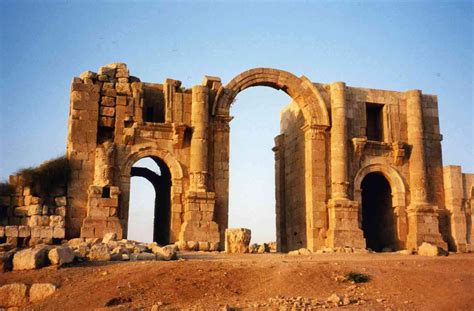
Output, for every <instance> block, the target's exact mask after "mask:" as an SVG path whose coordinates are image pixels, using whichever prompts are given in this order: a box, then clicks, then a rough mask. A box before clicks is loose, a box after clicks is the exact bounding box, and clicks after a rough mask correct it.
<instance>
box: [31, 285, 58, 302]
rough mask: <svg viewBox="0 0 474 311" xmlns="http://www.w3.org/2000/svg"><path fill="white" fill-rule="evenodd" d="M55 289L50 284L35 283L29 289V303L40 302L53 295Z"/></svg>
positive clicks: (54, 286)
mask: <svg viewBox="0 0 474 311" xmlns="http://www.w3.org/2000/svg"><path fill="white" fill-rule="evenodd" d="M56 289H57V287H56V285H54V284H51V283H35V284H33V285H31V288H30V302H33V303H35V302H40V301H42V300H44V299H46V298H47V297H49V296H51V295H52V294H54V292H55V291H56Z"/></svg>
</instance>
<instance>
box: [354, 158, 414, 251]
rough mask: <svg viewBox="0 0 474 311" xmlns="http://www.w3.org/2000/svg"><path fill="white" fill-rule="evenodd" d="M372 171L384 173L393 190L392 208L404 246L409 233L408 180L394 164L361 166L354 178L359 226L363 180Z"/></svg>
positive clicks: (401, 243) (360, 221) (399, 238)
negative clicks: (406, 180) (407, 210)
mask: <svg viewBox="0 0 474 311" xmlns="http://www.w3.org/2000/svg"><path fill="white" fill-rule="evenodd" d="M370 173H380V174H382V175H383V176H384V177H385V178H386V179H387V181H388V182H389V184H390V187H391V190H392V208H393V210H394V213H395V216H396V225H397V233H398V240H399V242H400V245H399V248H404V247H405V244H406V238H407V233H408V227H407V216H406V206H407V202H406V189H407V187H406V182H405V180H404V179H403V177H402V176H401V174H400V173H399V172H398V171H397V170H396V169H395V168H393V167H392V166H390V165H387V164H381V163H375V164H369V165H367V166H365V167H363V168H361V169H360V170H359V171H358V172H357V174H356V176H355V178H354V201H357V202H359V207H360V209H359V226H360V228H362V189H361V185H362V181H363V180H364V178H365V176H367V175H368V174H370Z"/></svg>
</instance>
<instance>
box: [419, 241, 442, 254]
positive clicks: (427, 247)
mask: <svg viewBox="0 0 474 311" xmlns="http://www.w3.org/2000/svg"><path fill="white" fill-rule="evenodd" d="M418 255H420V256H448V252H446V251H445V250H444V249H442V248H441V247H439V246H436V245H433V244H431V243H427V242H423V243H422V244H421V245H420V247H418Z"/></svg>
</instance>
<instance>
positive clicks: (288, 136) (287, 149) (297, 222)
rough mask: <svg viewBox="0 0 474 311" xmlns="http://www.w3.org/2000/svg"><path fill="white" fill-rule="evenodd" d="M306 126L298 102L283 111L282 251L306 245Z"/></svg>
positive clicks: (281, 137) (278, 229)
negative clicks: (304, 128)
mask: <svg viewBox="0 0 474 311" xmlns="http://www.w3.org/2000/svg"><path fill="white" fill-rule="evenodd" d="M303 126H304V118H303V115H302V112H301V109H299V107H298V105H297V104H296V103H295V102H292V103H291V104H290V105H289V106H287V107H286V108H285V109H283V110H282V112H281V114H280V127H281V134H280V136H279V141H280V144H281V150H279V152H281V160H280V161H281V164H280V165H282V166H283V168H284V169H281V171H280V172H279V171H277V172H276V174H281V176H280V177H279V178H278V180H282V184H281V185H278V186H277V187H276V188H277V195H278V191H282V195H281V196H279V197H278V198H277V202H278V200H281V202H278V203H279V204H280V205H279V210H277V214H279V213H280V214H281V215H282V216H281V217H282V218H283V219H284V220H285V221H284V222H283V223H282V225H281V227H280V226H279V227H277V235H281V237H277V240H280V239H281V242H280V243H282V242H283V241H284V243H282V245H281V249H282V250H287V249H288V247H289V246H291V248H292V249H293V248H301V247H305V246H306V209H305V178H304V176H305V166H304V159H305V149H304V132H303V130H302V129H301V128H302V127H303ZM284 155H288V156H284Z"/></svg>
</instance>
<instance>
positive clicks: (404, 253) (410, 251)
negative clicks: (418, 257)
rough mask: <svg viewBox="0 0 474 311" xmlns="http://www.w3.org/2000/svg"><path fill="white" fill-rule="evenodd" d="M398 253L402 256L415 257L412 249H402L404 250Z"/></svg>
mask: <svg viewBox="0 0 474 311" xmlns="http://www.w3.org/2000/svg"><path fill="white" fill-rule="evenodd" d="M397 253H398V254H402V255H413V250H411V249H402V250H399V251H397Z"/></svg>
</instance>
